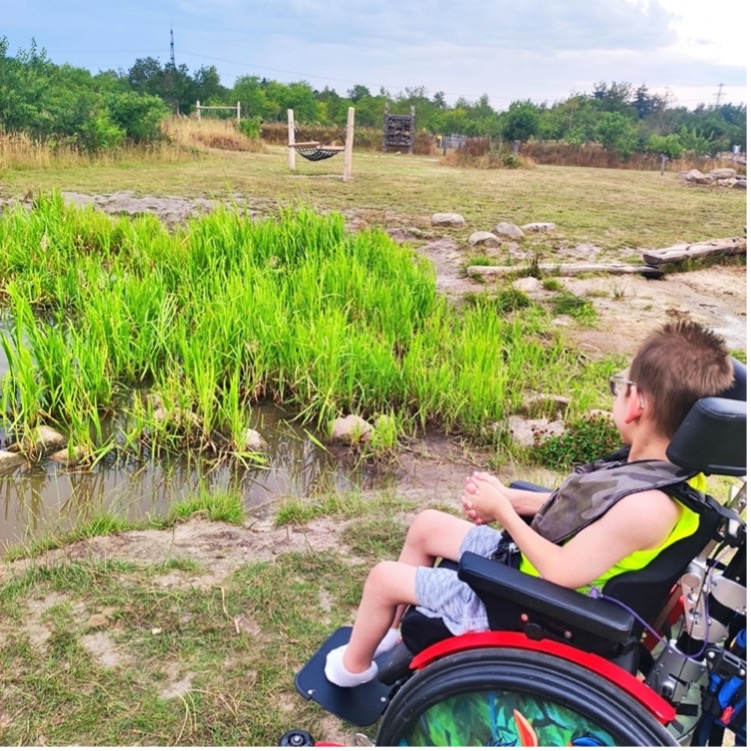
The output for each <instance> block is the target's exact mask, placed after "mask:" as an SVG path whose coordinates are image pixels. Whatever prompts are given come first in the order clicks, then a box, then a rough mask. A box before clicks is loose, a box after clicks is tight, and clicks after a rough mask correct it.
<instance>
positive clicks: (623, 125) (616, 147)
mask: <svg viewBox="0 0 751 751" xmlns="http://www.w3.org/2000/svg"><path fill="white" fill-rule="evenodd" d="M637 133H638V131H637V129H636V126H635V125H634V123H633V121H632V120H631V119H630V118H629V117H626V115H622V114H620V113H618V112H603V113H602V114H601V115H600V117H599V118H598V120H597V125H596V126H595V136H596V138H597V140H598V141H599V142H600V143H601V144H602V145H603V146H604V147H605V148H606V149H612V150H613V151H617V152H618V153H619V154H620V155H621V157H623V158H624V159H625V158H627V157H628V156H630V155H631V154H633V152H634V151H635V149H636V143H637Z"/></svg>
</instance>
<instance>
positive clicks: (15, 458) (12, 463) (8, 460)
mask: <svg viewBox="0 0 751 751" xmlns="http://www.w3.org/2000/svg"><path fill="white" fill-rule="evenodd" d="M25 461H26V459H24V458H23V456H21V454H18V453H16V452H15V451H0V471H2V470H5V469H13V468H14V467H18V466H19V465H21V464H23V463H24V462H25Z"/></svg>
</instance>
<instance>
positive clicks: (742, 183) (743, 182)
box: [733, 180, 746, 190]
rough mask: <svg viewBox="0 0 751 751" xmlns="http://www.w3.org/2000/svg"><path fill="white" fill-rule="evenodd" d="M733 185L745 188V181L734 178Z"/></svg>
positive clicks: (740, 188)
mask: <svg viewBox="0 0 751 751" xmlns="http://www.w3.org/2000/svg"><path fill="white" fill-rule="evenodd" d="M733 187H734V188H737V189H738V190H746V181H745V180H736V181H735V182H734V183H733Z"/></svg>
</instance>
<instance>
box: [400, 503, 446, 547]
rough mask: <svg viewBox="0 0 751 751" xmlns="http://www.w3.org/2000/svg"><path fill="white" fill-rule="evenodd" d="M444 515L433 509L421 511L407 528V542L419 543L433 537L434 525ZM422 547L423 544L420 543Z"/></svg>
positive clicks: (436, 524)
mask: <svg viewBox="0 0 751 751" xmlns="http://www.w3.org/2000/svg"><path fill="white" fill-rule="evenodd" d="M445 516H446V514H445V512H443V511H436V510H435V509H426V510H425V511H421V512H420V513H419V514H418V515H417V516H416V517H415V518H414V519H413V520H412V524H410V525H409V529H408V530H407V542H408V543H409V544H412V545H415V544H417V545H420V544H421V543H425V542H427V541H429V540H432V539H433V536H434V534H435V530H436V527H437V526H438V525H439V524H440V520H441V519H443V518H444V517H445ZM422 547H424V545H422Z"/></svg>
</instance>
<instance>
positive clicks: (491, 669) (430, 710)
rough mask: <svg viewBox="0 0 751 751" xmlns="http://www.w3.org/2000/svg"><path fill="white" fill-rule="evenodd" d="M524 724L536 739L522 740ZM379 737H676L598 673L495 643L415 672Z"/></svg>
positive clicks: (482, 740)
mask: <svg viewBox="0 0 751 751" xmlns="http://www.w3.org/2000/svg"><path fill="white" fill-rule="evenodd" d="M517 708H519V710H522V709H523V712H521V711H518V710H517ZM520 718H521V719H520ZM525 732H526V733H528V737H527V739H526V740H527V741H534V742H526V743H525V742H523V740H524V739H522V735H523V733H525ZM520 741H522V742H520ZM376 745H379V746H399V745H415V746H486V745H487V746H494V745H499V746H500V745H540V746H546V745H547V746H556V745H566V746H571V745H606V746H675V745H677V743H676V741H675V739H674V738H673V737H672V736H671V735H670V733H669V732H668V731H667V730H666V729H665V728H664V727H663V726H662V725H661V724H660V723H659V722H658V721H657V720H656V719H655V718H654V717H653V716H652V715H651V714H650V713H649V712H648V711H647V710H646V709H645V708H644V707H642V706H641V705H640V704H639V703H637V702H636V701H635V700H634V699H632V698H631V697H630V696H628V695H627V694H626V693H624V692H623V691H622V690H620V689H619V688H618V687H617V686H615V685H614V684H612V683H610V682H609V681H607V680H605V679H604V678H602V677H601V676H599V675H597V674H596V673H593V672H591V671H589V670H587V669H586V668H583V667H581V666H579V665H577V664H575V663H572V662H568V661H567V660H563V659H561V658H559V657H554V656H551V655H547V654H542V653H540V652H532V651H528V650H520V649H501V648H491V649H476V650H469V651H467V652H460V653H459V654H456V655H450V656H448V657H444V658H443V659H440V660H438V661H437V662H435V663H433V664H432V665H430V666H428V667H427V668H426V669H425V670H422V671H420V672H419V673H416V674H415V675H414V676H413V677H412V678H410V679H409V680H408V681H407V682H406V683H405V684H404V686H403V687H402V688H401V689H400V690H399V691H398V692H397V694H396V695H395V696H394V697H393V699H392V700H391V703H390V704H389V707H388V709H387V710H386V713H385V714H384V716H383V720H382V721H381V724H380V727H379V729H378V735H377V737H376Z"/></svg>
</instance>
